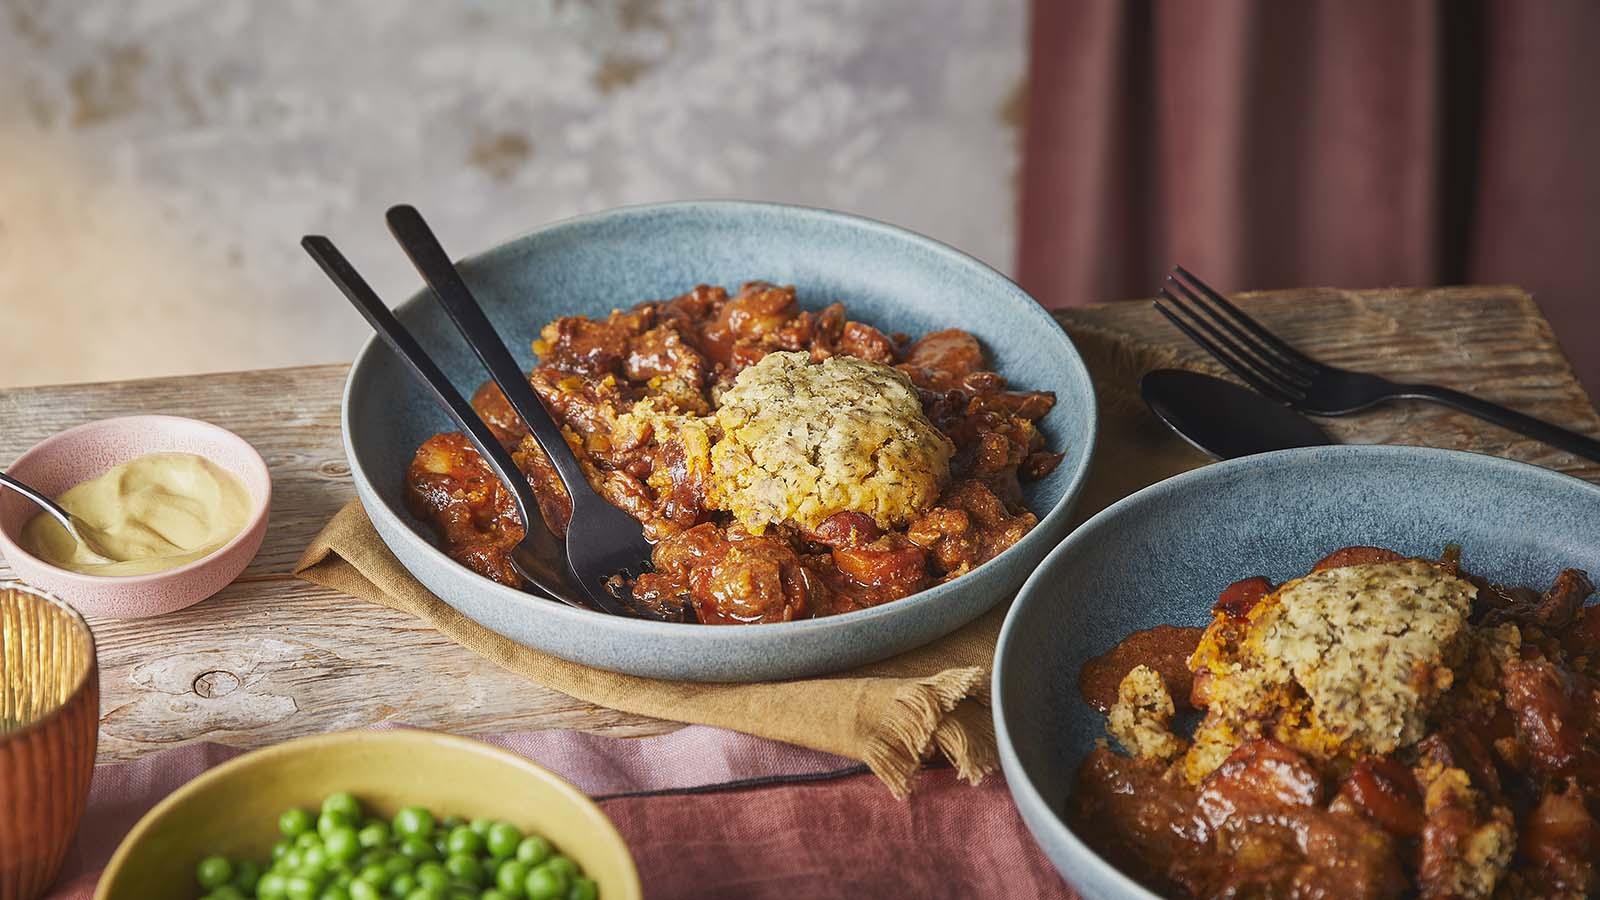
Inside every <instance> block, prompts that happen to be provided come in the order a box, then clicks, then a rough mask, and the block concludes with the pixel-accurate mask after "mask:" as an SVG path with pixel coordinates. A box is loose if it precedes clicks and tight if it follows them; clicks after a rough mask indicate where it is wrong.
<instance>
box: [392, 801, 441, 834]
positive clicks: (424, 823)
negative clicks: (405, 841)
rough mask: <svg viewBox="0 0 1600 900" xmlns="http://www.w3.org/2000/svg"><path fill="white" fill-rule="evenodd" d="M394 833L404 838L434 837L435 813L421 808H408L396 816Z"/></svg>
mask: <svg viewBox="0 0 1600 900" xmlns="http://www.w3.org/2000/svg"><path fill="white" fill-rule="evenodd" d="M394 833H395V834H398V835H400V836H402V837H420V838H426V837H432V836H433V813H430V812H428V811H427V810H426V809H423V808H422V807H420V806H408V807H406V808H405V809H402V810H400V811H399V812H397V813H395V815H394Z"/></svg>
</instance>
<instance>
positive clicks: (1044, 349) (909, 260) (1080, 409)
mask: <svg viewBox="0 0 1600 900" xmlns="http://www.w3.org/2000/svg"><path fill="white" fill-rule="evenodd" d="M447 240H448V238H447ZM461 268H462V270H463V273H464V275H465V277H466V279H467V281H468V282H469V283H470V284H471V286H472V288H473V290H474V292H475V293H476V295H477V297H478V299H479V301H480V302H481V303H482V304H483V305H484V307H485V308H486V312H487V313H488V316H489V318H490V319H491V320H493V322H494V323H495V325H496V327H497V328H498V329H499V330H500V333H501V335H502V336H504V337H505V339H506V342H507V344H509V345H512V348H513V350H514V351H516V352H517V354H518V357H519V361H520V362H521V363H522V364H523V365H524V366H525V367H531V366H532V365H533V362H534V357H533V353H532V350H531V349H530V347H529V342H530V341H531V340H532V338H533V337H534V336H535V333H536V331H537V329H538V328H539V327H541V326H542V325H543V324H544V323H545V322H547V321H549V320H550V319H552V318H555V317H556V316H559V315H572V314H588V315H600V316H603V315H605V314H607V313H609V312H610V311H611V310H612V309H613V308H616V307H626V306H629V305H632V304H633V303H636V302H638V301H641V300H646V299H651V298H666V297H672V296H675V295H677V294H680V293H682V292H684V291H686V290H688V289H690V288H692V287H694V285H696V284H699V283H702V282H704V283H709V284H720V285H724V286H729V287H734V288H736V287H737V286H738V285H739V284H740V283H741V282H744V281H748V280H750V279H754V278H765V279H768V280H771V281H775V282H779V283H784V284H793V285H795V286H796V287H797V288H798V291H799V295H800V302H801V305H802V306H804V307H807V308H812V309H815V308H819V307H821V306H824V305H826V304H827V303H829V302H831V301H833V300H840V301H843V302H844V304H845V306H846V307H847V308H848V309H849V310H850V313H851V316H852V318H856V319H860V320H862V321H865V322H868V323H871V324H873V325H876V326H878V327H880V328H882V329H883V330H885V331H904V332H906V333H908V334H913V335H916V334H922V333H926V332H929V331H935V330H938V329H941V328H951V327H959V328H964V329H967V330H968V331H971V332H972V333H973V334H975V335H976V336H977V337H978V339H979V340H980V341H981V342H982V343H983V345H984V348H985V350H986V351H987V352H988V354H989V358H990V361H991V364H992V365H993V366H994V368H995V369H996V370H997V371H999V372H1000V374H1002V375H1004V376H1006V378H1008V379H1009V380H1010V381H1011V383H1012V384H1014V385H1017V386H1018V387H1020V388H1029V389H1036V390H1040V389H1042V390H1052V391H1055V392H1056V397H1057V404H1056V408H1055V409H1054V410H1053V411H1052V412H1051V413H1050V414H1049V415H1048V416H1046V417H1045V419H1044V420H1043V421H1042V422H1041V427H1042V429H1043V431H1044V433H1045V436H1046V438H1047V440H1048V442H1049V445H1050V446H1051V447H1053V448H1056V449H1058V450H1062V451H1065V453H1066V458H1065V459H1064V460H1063V461H1062V463H1061V465H1060V467H1058V468H1057V469H1056V471H1055V472H1053V473H1051V475H1050V476H1049V477H1047V478H1044V479H1042V480H1040V481H1038V482H1035V483H1033V484H1031V485H1028V487H1027V489H1026V491H1025V493H1026V495H1027V501H1028V504H1029V506H1030V508H1031V509H1033V510H1034V511H1035V512H1036V513H1038V514H1039V516H1040V522H1039V524H1038V526H1037V527H1035V528H1034V530H1033V531H1032V533H1030V534H1029V535H1028V536H1027V537H1025V538H1023V540H1022V541H1020V542H1018V543H1017V544H1016V546H1014V547H1012V548H1011V549H1009V550H1007V551H1006V552H1005V553H1004V554H1001V555H1000V556H999V557H997V558H996V559H994V560H992V561H990V562H989V563H987V564H985V565H983V566H980V567H979V568H977V569H976V570H974V571H973V572H971V573H970V574H968V575H966V576H963V577H962V578H959V579H956V580H955V581H952V582H950V583H949V584H945V585H940V586H938V587H935V588H932V589H930V590H927V591H923V592H922V593H920V594H917V595H915V596H913V597H909V598H906V599H904V600H899V601H896V602H894V603H888V604H884V605H883V606H879V607H875V608H873V609H868V610H862V611H859V612H853V613H847V614H845V615H839V616H831V617H826V618H822V619H808V620H805V621H799V622H785V623H778V624H771V625H751V626H738V627H710V626H700V625H681V624H669V623H660V622H646V621H642V620H635V619H623V618H618V617H614V616H606V615H601V614H599V613H594V612H589V611H587V610H580V609H573V608H571V607H567V606H564V605H562V604H560V603H556V602H553V601H550V600H546V599H543V598H539V597H534V596H530V595H528V594H525V593H522V592H520V591H517V590H513V589H511V588H507V587H504V586H501V585H499V584H496V583H494V582H492V581H489V580H488V579H485V578H481V577H479V576H477V575H475V574H473V573H472V572H470V571H468V570H467V569H465V568H463V567H462V566H460V565H457V564H456V563H455V562H453V561H451V560H450V559H449V558H448V557H446V556H445V555H444V554H443V553H442V552H440V551H439V550H438V549H437V548H436V547H435V546H434V544H433V541H432V538H431V535H430V533H429V530H428V529H427V528H426V527H425V526H424V525H423V524H422V523H421V522H419V521H417V520H416V519H415V518H413V517H412V516H411V515H410V514H409V513H408V512H407V511H406V508H405V503H404V501H403V499H402V487H403V485H402V481H403V478H404V473H405V470H406V466H407V465H408V464H409V463H410V461H411V457H412V454H413V453H414V452H415V450H416V447H417V445H419V444H420V443H422V441H423V440H425V439H426V438H427V437H428V435H430V434H432V433H434V432H436V431H441V430H447V429H448V427H449V420H448V419H447V418H446V417H445V416H444V414H443V413H442V412H441V411H440V410H439V409H438V407H437V406H436V405H435V403H434V402H433V401H432V399H430V397H429V396H428V395H427V393H426V392H425V391H424V390H423V389H422V388H419V387H418V386H417V385H416V384H415V383H414V382H413V381H412V379H411V377H410V376H409V374H408V373H407V372H406V371H405V370H404V369H403V367H402V366H401V364H400V362H399V361H398V359H397V358H396V357H395V356H394V354H393V353H391V352H390V351H389V349H388V347H386V346H384V345H383V344H382V343H381V342H379V341H376V340H371V341H368V342H367V345H366V346H365V347H364V348H363V349H362V351H361V354H360V355H359V356H358V357H357V358H356V362H355V365H354V366H353V367H352V369H351V371H350V380H349V382H348V383H347V384H346V387H345V397H344V410H343V422H344V436H345V450H346V453H347V454H348V456H349V458H350V469H351V473H352V476H353V478H354V480H355V484H356V490H357V493H358V494H359V495H360V497H361V502H362V504H363V505H364V506H365V507H366V509H367V512H368V514H369V515H370V516H371V518H372V522H373V524H374V525H375V526H376V527H377V530H378V533H379V534H380V535H381V536H382V537H383V540H384V542H385V543H386V544H388V546H389V549H390V550H392V551H394V554H395V556H397V557H398V558H399V559H400V561H401V562H402V563H403V564H404V565H405V566H406V568H407V569H409V570H410V571H411V573H412V574H414V575H415V576H416V577H417V578H418V579H419V580H420V581H422V583H423V584H425V585H427V587H428V588H429V589H430V590H431V591H433V593H435V594H437V595H438V596H439V597H440V598H442V599H443V600H445V601H446V602H447V603H449V604H451V605H452V606H454V607H455V608H456V609H458V610H460V611H461V612H463V613H465V614H466V615H468V616H470V617H471V618H473V619H474V620H476V621H478V622H480V623H482V624H483V625H485V626H487V627H489V628H491V629H493V630H495V631H497V632H499V633H501V634H503V635H506V636H507V637H510V638H512V639H513V640H516V641H519V642H521V643H523V644H526V645H528V646H530V647H534V648H537V649H539V650H543V651H546V652H548V653H553V654H555V655H557V656H560V657H562V658H564V659H569V660H573V661H575V662H581V663H584V664H586V665H590V666H596V667H599V668H604V669H611V670H614V671H618V672H626V673H629V674H633V675H642V676H646V677H652V678H671V679H678V680H692V681H759V680H768V679H777V678H794V677H802V676H808V675H815V674H819V673H823V672H832V671H838V670H841V669H848V668H851V667H854V666H858V665H862V664H864V663H867V662H870V661H873V660H878V659H883V658H885V657H888V656H892V655H894V654H896V653H900V652H902V651H905V650H909V649H911V648H913V647H917V646H920V645H922V644H925V643H927V642H929V641H931V640H934V639H936V638H938V637H940V636H942V635H944V634H947V633H949V632H950V631H952V630H954V629H956V628H959V627H960V626H962V625H964V624H966V623H967V622H970V621H971V620H972V619H974V618H976V617H977V616H979V615H980V614H982V613H983V612H984V611H986V610H988V609H990V608H991V607H993V606H994V605H995V604H996V603H999V602H1002V601H1003V600H1005V599H1006V598H1007V597H1009V596H1010V595H1011V593H1012V592H1013V591H1014V590H1015V589H1016V588H1017V586H1018V585H1020V584H1021V583H1022V581H1023V579H1024V578H1026V577H1027V574H1028V573H1029V572H1030V571H1032V569H1033V567H1034V565H1035V564H1037V563H1038V561H1039V560H1040V559H1041V558H1042V557H1043V556H1044V554H1045V551H1047V550H1048V549H1049V548H1050V547H1051V546H1052V545H1054V544H1055V542H1056V541H1058V540H1060V539H1061V537H1062V535H1063V534H1064V533H1065V532H1066V527H1067V516H1068V512H1069V508H1070V507H1071V505H1072V501H1073V499H1074V498H1075V497H1076V496H1077V493H1078V489H1079V487H1080V486H1081V484H1082V481H1083V475H1084V471H1085V469H1086V468H1087V466H1088V463H1089V456H1090V452H1091V450H1092V449H1093V442H1094V424H1095V406H1094V392H1093V389H1092V388H1091V386H1090V383H1089V375H1088V372H1087V370H1085V368H1084V365H1083V361H1082V359H1081V358H1080V357H1079V356H1078V353H1077V351H1076V350H1075V349H1073V346H1072V342H1071V341H1070V340H1068V339H1067V336H1066V334H1065V332H1063V331H1062V329H1061V328H1060V326H1059V325H1057V324H1056V322H1055V320H1053V319H1052V318H1050V316H1049V314H1048V313H1046V312H1045V311H1044V310H1043V309H1042V308H1040V307H1039V305H1038V304H1037V303H1035V302H1034V301H1033V299H1032V298H1030V297H1029V296H1028V295H1027V294H1025V293H1023V292H1022V290H1021V289H1020V288H1018V287H1017V286H1016V285H1014V284H1012V283H1011V282H1010V281H1008V280H1006V278H1005V277H1003V276H1002V275H1000V274H999V273H997V272H995V271H994V270H992V269H990V268H988V267H987V266H984V265H983V264H982V263H979V262H977V261H976V260H974V259H972V258H971V257H968V256H966V255H964V254H962V253H959V252H957V251H955V250H953V249H951V248H949V247H947V246H945V245H943V244H940V243H938V242H936V241H932V240H929V239H928V238H924V237H921V236H919V235H916V234H912V233H911V232H908V231H904V230H902V229H899V228H895V227H893V226H890V225H884V224H882V223H879V222H873V221H870V220H867V219H860V218H856V217H854V216H847V215H843V214H841V213H833V212H826V211H822V210H814V209H805V208H800V207H790V206H777V205H771V204H759V203H738V202H703V203H700V202H697V203H671V204H662V205H656V206H640V207H629V208H624V209H618V210H612V211H610V212H604V213H599V214H596V215H592V216H584V217H581V218H577V219H571V220H568V221H565V222H560V223H557V224H554V225H551V226H548V227H545V228H541V229H539V230H537V231H534V232H532V233H530V234H527V235H524V236H523V237H520V238H517V239H515V240H513V241H510V242H509V243H506V244H503V245H501V246H500V247H497V248H495V249H494V250H491V251H489V252H488V253H485V254H482V255H481V256H476V257H473V258H470V259H468V260H466V261H465V262H463V263H462V264H461ZM328 302H329V303H337V302H338V301H336V300H335V299H334V295H333V293H332V292H331V291H330V296H329V300H328ZM395 313H396V315H397V316H398V317H399V318H400V320H401V321H402V322H403V323H405V325H406V326H407V327H408V328H410V329H411V330H412V331H413V332H414V333H415V334H416V335H417V338H418V340H419V341H420V342H421V343H422V344H423V346H425V347H426V348H428V350H429V351H430V352H431V353H433V354H434V358H435V359H436V360H438V362H439V365H440V366H441V368H443V369H444V370H445V372H446V373H447V374H449V375H450V377H451V378H452V379H454V381H455V383H456V385H457V387H459V388H461V389H462V391H463V392H464V393H470V392H471V391H472V390H473V389H475V388H476V387H477V385H478V384H479V383H480V382H481V381H482V380H483V379H484V378H485V377H486V376H485V374H484V373H483V370H482V368H481V367H480V366H479V365H478V364H477V361H476V359H474V358H473V357H472V356H471V351H469V350H468V349H467V347H466V344H465V343H463V342H462V340H461V338H460V336H459V335H458V334H456V333H455V330H454V329H453V328H452V327H451V326H450V324H449V321H448V319H447V318H446V317H445V315H444V313H443V312H442V311H440V309H439V308H438V306H437V305H436V304H433V303H432V302H427V301H425V300H424V298H423V297H421V296H420V295H417V296H413V297H412V298H411V299H409V300H407V301H406V302H405V303H403V304H401V305H400V306H399V307H398V308H397V309H396V310H395Z"/></svg>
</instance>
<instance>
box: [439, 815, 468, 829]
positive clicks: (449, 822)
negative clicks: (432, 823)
mask: <svg viewBox="0 0 1600 900" xmlns="http://www.w3.org/2000/svg"><path fill="white" fill-rule="evenodd" d="M465 824H467V820H466V819H463V818H461V817H460V816H445V817H444V818H443V819H440V820H439V827H440V828H443V829H444V830H445V831H455V830H456V829H457V828H460V827H461V826H463V825H465Z"/></svg>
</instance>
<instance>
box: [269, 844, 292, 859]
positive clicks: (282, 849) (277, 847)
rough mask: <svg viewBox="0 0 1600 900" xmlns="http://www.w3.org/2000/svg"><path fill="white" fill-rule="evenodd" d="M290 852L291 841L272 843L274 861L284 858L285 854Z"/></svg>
mask: <svg viewBox="0 0 1600 900" xmlns="http://www.w3.org/2000/svg"><path fill="white" fill-rule="evenodd" d="M288 852H289V842H288V841H287V840H282V841H274V842H273V844H272V861H273V862H277V861H278V860H280V859H283V855H284V854H285V853H288Z"/></svg>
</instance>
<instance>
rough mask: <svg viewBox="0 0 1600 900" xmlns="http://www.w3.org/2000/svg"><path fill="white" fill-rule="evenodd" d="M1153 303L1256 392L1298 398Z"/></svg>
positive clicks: (1290, 402)
mask: <svg viewBox="0 0 1600 900" xmlns="http://www.w3.org/2000/svg"><path fill="white" fill-rule="evenodd" d="M1162 293H1163V294H1165V293H1166V292H1165V291H1163V292H1162ZM1167 296H1168V298H1169V299H1170V298H1171V295H1170V294H1168V295H1167ZM1154 305H1155V308H1156V310H1157V311H1158V312H1160V313H1161V314H1162V315H1163V316H1166V318H1167V321H1168V322H1171V323H1172V324H1173V325H1174V326H1175V327H1177V329H1178V330H1179V331H1181V332H1183V333H1184V334H1185V335H1186V336H1187V337H1188V338H1189V340H1191V341H1194V342H1195V343H1196V344H1199V345H1200V348H1201V349H1202V350H1204V351H1206V352H1207V353H1209V354H1211V356H1212V358H1213V359H1215V360H1216V361H1217V362H1219V363H1222V364H1223V365H1224V366H1227V367H1228V371H1230V372H1232V373H1233V374H1235V375H1237V376H1239V377H1240V378H1241V379H1243V380H1244V382H1245V384H1248V385H1250V386H1251V387H1252V388H1255V389H1256V391H1257V392H1259V393H1261V394H1263V395H1265V396H1266V397H1269V398H1271V399H1273V400H1276V401H1278V402H1279V403H1283V404H1287V405H1290V406H1293V405H1294V403H1295V401H1296V399H1298V398H1297V397H1294V396H1291V395H1290V394H1289V393H1288V392H1287V391H1286V390H1285V389H1284V388H1282V387H1280V386H1278V385H1276V384H1273V383H1271V382H1268V381H1266V380H1265V379H1263V378H1262V377H1261V376H1260V375H1257V374H1256V372H1255V371H1254V370H1252V369H1251V368H1250V367H1249V366H1247V365H1245V364H1244V363H1241V362H1239V361H1238V360H1236V359H1234V358H1233V356H1232V355H1230V354H1229V353H1228V352H1227V351H1225V350H1223V349H1222V348H1221V347H1220V346H1218V345H1217V344H1216V343H1215V342H1213V341H1212V340H1211V339H1210V338H1207V337H1206V336H1205V335H1203V334H1201V333H1200V332H1198V331H1196V330H1194V329H1193V328H1191V327H1190V326H1189V324H1188V323H1187V322H1185V321H1184V320H1183V319H1182V318H1180V317H1179V316H1178V315H1177V314H1176V313H1174V312H1173V311H1172V310H1170V309H1168V308H1167V307H1166V306H1164V305H1162V303H1161V301H1159V300H1157V301H1155V304H1154Z"/></svg>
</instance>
